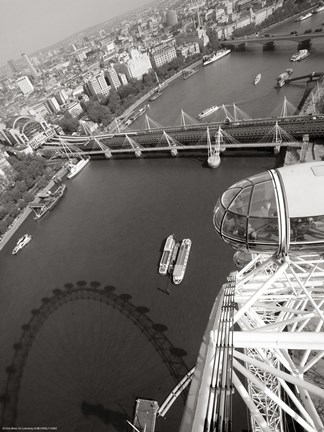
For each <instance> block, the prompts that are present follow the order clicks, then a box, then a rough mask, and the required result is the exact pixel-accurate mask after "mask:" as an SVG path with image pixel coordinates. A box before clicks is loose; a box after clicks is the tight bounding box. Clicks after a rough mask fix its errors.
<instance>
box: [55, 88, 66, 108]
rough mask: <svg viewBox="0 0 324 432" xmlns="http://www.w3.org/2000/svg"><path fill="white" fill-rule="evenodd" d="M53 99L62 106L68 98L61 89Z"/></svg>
mask: <svg viewBox="0 0 324 432" xmlns="http://www.w3.org/2000/svg"><path fill="white" fill-rule="evenodd" d="M55 98H56V100H57V102H58V103H59V104H60V105H63V104H65V102H66V101H67V100H68V98H69V97H68V95H67V93H66V91H65V90H64V89H61V90H58V91H57V92H56V93H55Z"/></svg>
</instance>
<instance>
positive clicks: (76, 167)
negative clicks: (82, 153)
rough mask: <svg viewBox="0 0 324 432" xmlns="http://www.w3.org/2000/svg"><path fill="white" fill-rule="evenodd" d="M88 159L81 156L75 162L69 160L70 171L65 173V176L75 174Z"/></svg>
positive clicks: (69, 176)
mask: <svg viewBox="0 0 324 432" xmlns="http://www.w3.org/2000/svg"><path fill="white" fill-rule="evenodd" d="M89 161H90V157H87V158H86V159H84V158H81V159H80V160H79V161H78V162H77V163H71V162H69V169H70V172H69V174H68V175H67V178H69V179H70V178H72V177H74V176H76V175H77V174H78V173H79V172H80V171H81V170H82V169H83V168H84V167H85V166H86V165H87V163H88V162H89Z"/></svg>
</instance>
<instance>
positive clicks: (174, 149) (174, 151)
mask: <svg viewBox="0 0 324 432" xmlns="http://www.w3.org/2000/svg"><path fill="white" fill-rule="evenodd" d="M177 154H178V150H177V149H176V148H173V149H172V150H171V156H173V157H175V156H177Z"/></svg>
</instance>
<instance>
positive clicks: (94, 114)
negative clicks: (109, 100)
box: [86, 101, 112, 126]
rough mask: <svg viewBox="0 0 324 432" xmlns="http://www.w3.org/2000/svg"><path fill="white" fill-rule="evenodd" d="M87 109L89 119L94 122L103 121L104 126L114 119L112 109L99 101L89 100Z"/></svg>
mask: <svg viewBox="0 0 324 432" xmlns="http://www.w3.org/2000/svg"><path fill="white" fill-rule="evenodd" d="M86 110H87V115H88V117H89V119H90V120H92V121H93V122H96V123H102V124H103V125H104V126H107V125H108V124H109V123H110V122H111V121H112V115H111V111H110V109H109V108H108V107H107V106H105V105H101V104H100V103H99V102H95V101H88V102H87V103H86Z"/></svg>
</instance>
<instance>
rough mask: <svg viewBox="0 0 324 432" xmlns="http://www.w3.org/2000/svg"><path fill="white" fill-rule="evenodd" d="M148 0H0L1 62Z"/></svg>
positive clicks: (52, 42)
mask: <svg viewBox="0 0 324 432" xmlns="http://www.w3.org/2000/svg"><path fill="white" fill-rule="evenodd" d="M149 1H150V0H0V16H1V23H0V65H4V64H5V63H7V61H8V60H9V59H18V58H20V57H21V54H22V53H26V54H31V53H33V52H34V51H37V50H39V49H42V48H46V47H47V46H50V45H52V44H54V43H56V42H59V41H60V40H63V39H65V38H66V37H68V36H71V35H73V34H74V33H77V32H79V31H81V30H85V29H86V28H88V27H92V26H93V25H96V24H100V23H102V22H105V21H107V20H109V19H110V18H114V17H116V16H118V15H121V14H123V13H124V12H128V11H130V10H132V9H135V8H137V7H139V6H142V5H144V4H146V3H149Z"/></svg>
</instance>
